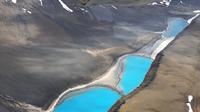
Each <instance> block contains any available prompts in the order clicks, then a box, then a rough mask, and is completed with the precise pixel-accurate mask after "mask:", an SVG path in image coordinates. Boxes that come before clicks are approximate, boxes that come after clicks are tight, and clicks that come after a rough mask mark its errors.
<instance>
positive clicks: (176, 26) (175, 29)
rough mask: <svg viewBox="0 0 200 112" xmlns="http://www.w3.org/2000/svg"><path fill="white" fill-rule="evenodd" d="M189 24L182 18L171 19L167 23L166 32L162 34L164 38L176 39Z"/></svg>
mask: <svg viewBox="0 0 200 112" xmlns="http://www.w3.org/2000/svg"><path fill="white" fill-rule="evenodd" d="M188 25H189V23H187V20H185V19H182V18H171V19H170V20H169V22H168V27H167V30H166V31H165V32H164V33H163V36H164V37H176V36H177V35H178V34H179V33H180V32H181V31H183V30H184V29H185V28H186V27H187V26H188Z"/></svg>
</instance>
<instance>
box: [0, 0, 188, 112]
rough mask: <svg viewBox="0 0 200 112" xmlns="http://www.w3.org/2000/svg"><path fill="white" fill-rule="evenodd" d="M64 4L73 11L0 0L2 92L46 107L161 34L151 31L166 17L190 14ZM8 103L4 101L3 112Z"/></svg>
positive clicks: (49, 2) (51, 3) (47, 3)
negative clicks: (59, 96) (121, 56)
mask: <svg viewBox="0 0 200 112" xmlns="http://www.w3.org/2000/svg"><path fill="white" fill-rule="evenodd" d="M63 2H65V3H66V4H67V5H68V6H69V7H70V8H71V9H72V10H73V12H72V13H71V12H68V11H66V10H65V9H64V8H63V7H62V6H61V4H60V3H59V2H58V1H57V0H44V1H43V6H41V5H40V2H39V0H18V1H17V4H14V3H11V2H5V1H4V0H0V24H1V27H0V63H1V65H0V95H2V96H9V98H11V99H14V100H17V101H20V102H25V103H27V104H31V105H35V106H38V107H43V108H46V107H47V106H48V105H49V104H50V103H51V102H52V100H53V99H55V98H56V97H57V96H58V95H59V94H60V93H61V92H63V91H64V90H66V89H68V88H70V87H74V86H76V85H79V84H84V83H88V82H90V81H92V80H94V79H95V78H97V77H98V76H100V75H101V74H103V73H104V71H106V69H108V68H109V67H110V65H111V64H112V62H113V61H114V60H115V59H116V58H117V57H119V56H120V55H122V54H125V53H128V52H134V51H136V50H138V49H139V48H141V47H142V46H143V45H145V44H146V43H148V42H149V41H150V40H151V39H153V38H157V36H158V34H155V33H153V32H155V31H162V30H164V29H165V28H166V24H167V19H168V17H173V16H181V17H188V16H185V15H183V14H177V13H176V12H174V11H177V12H181V11H182V10H178V9H177V8H176V7H171V9H170V8H168V7H164V6H147V5H144V6H124V5H123V6H119V5H117V6H116V7H117V9H116V8H113V6H112V5H109V4H107V5H93V6H82V5H80V4H79V3H77V2H74V1H73V0H63ZM182 7H184V8H182V9H184V12H187V11H191V7H189V8H188V7H185V6H182ZM23 8H25V9H26V10H29V11H31V12H32V13H31V14H29V13H27V12H24V11H23ZM181 13H182V12H181ZM0 99H1V97H0ZM6 107H9V106H8V105H7V104H5V103H3V102H0V112H1V111H3V112H6V110H5V109H6Z"/></svg>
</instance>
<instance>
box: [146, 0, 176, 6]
mask: <svg viewBox="0 0 200 112" xmlns="http://www.w3.org/2000/svg"><path fill="white" fill-rule="evenodd" d="M171 1H172V0H163V1H160V2H152V3H149V4H147V5H165V6H167V7H168V6H169V5H170V3H171Z"/></svg>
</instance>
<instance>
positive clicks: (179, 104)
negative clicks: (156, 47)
mask: <svg viewBox="0 0 200 112" xmlns="http://www.w3.org/2000/svg"><path fill="white" fill-rule="evenodd" d="M199 28H200V18H198V19H197V20H196V21H195V22H194V23H193V24H192V25H191V26H189V28H187V29H186V30H185V31H184V32H183V33H182V34H180V35H179V37H178V39H177V40H176V41H175V42H174V43H172V45H170V46H169V47H168V48H167V49H166V50H164V51H163V53H162V54H163V56H162V58H161V61H160V64H159V67H158V69H155V67H152V69H151V71H150V72H149V73H150V74H149V75H152V76H155V79H154V80H153V81H152V82H151V83H149V85H148V86H146V87H144V88H142V89H139V90H140V91H137V92H134V93H132V94H131V95H130V96H128V97H127V98H125V99H126V100H125V101H124V104H122V106H121V107H120V109H119V110H118V111H119V112H187V111H188V107H187V105H186V103H187V102H188V101H187V100H188V99H187V97H188V95H193V96H194V99H193V101H192V108H193V110H194V112H200V89H199V86H200V81H199V80H200V76H199V75H200V35H199V34H200V30H199ZM155 70H157V71H155ZM122 102H123V101H122Z"/></svg>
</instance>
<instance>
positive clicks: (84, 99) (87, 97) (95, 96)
mask: <svg viewBox="0 0 200 112" xmlns="http://www.w3.org/2000/svg"><path fill="white" fill-rule="evenodd" d="M120 97H121V96H120V95H119V94H118V93H117V92H115V91H113V90H112V89H109V88H105V87H92V88H87V89H86V90H84V91H83V92H81V94H75V95H73V96H72V97H70V98H67V99H65V100H64V101H63V102H62V103H61V104H59V105H58V106H57V107H56V109H55V110H54V112H107V111H108V110H109V109H110V108H111V107H112V105H114V103H115V102H116V101H117V100H119V98H120Z"/></svg>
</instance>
